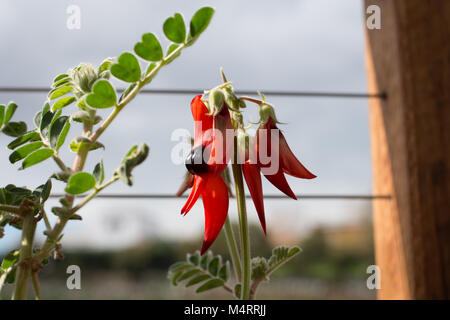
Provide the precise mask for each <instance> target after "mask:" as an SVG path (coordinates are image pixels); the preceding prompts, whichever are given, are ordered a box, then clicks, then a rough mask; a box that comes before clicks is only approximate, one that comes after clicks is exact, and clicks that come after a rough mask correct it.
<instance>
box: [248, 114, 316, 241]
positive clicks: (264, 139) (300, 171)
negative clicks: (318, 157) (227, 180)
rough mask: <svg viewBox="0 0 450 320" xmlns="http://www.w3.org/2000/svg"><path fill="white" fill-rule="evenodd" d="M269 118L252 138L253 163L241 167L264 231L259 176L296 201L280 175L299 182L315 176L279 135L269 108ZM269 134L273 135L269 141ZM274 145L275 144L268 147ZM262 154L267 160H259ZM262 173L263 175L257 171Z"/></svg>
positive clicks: (280, 133)
mask: <svg viewBox="0 0 450 320" xmlns="http://www.w3.org/2000/svg"><path fill="white" fill-rule="evenodd" d="M269 110H270V112H271V113H272V115H268V116H266V117H265V119H264V118H262V122H261V124H260V126H259V128H258V130H257V132H256V135H255V138H254V139H255V141H256V142H255V143H254V152H255V155H256V161H254V159H253V161H252V159H247V160H246V161H245V163H244V164H243V166H242V171H243V174H244V177H245V181H246V184H247V187H248V189H249V191H250V195H251V196H252V199H253V203H254V205H255V208H256V211H257V213H258V217H259V220H260V223H261V226H262V228H263V230H264V233H265V232H266V220H265V212H264V200H263V194H262V182H261V176H260V173H263V174H264V176H265V177H266V179H267V180H269V181H270V183H272V184H273V185H274V186H275V187H277V188H278V189H279V190H280V191H281V192H283V193H284V194H286V195H287V196H289V197H291V198H292V199H295V200H297V197H296V195H295V193H294V192H293V191H292V189H291V187H290V186H289V184H288V182H287V180H286V177H285V175H284V174H288V175H290V176H293V177H296V178H302V179H313V178H315V177H316V176H315V175H314V174H312V173H311V172H309V171H308V170H307V169H306V168H305V167H304V166H303V165H302V164H301V163H300V161H299V160H298V159H297V158H296V157H295V155H294V154H293V152H292V150H291V149H290V148H289V145H288V144H287V142H286V139H285V137H284V135H283V133H282V132H281V131H280V130H279V129H278V127H277V126H276V119H274V118H275V115H274V113H273V110H272V108H269ZM272 135H275V136H274V138H275V139H272ZM273 142H275V143H277V145H272V143H273ZM262 155H264V156H266V157H267V159H269V161H268V162H267V161H263V160H266V159H262V158H263V157H262ZM270 168H271V170H268V171H271V172H270V173H267V172H266V173H264V171H266V170H263V169H270ZM261 171H263V172H261Z"/></svg>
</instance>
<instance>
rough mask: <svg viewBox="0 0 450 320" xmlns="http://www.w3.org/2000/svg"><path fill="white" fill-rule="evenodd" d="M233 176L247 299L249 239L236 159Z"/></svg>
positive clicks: (243, 292) (244, 289)
mask: <svg viewBox="0 0 450 320" xmlns="http://www.w3.org/2000/svg"><path fill="white" fill-rule="evenodd" d="M234 148H235V156H236V155H237V152H236V151H237V150H236V149H237V142H236V141H235V144H234ZM232 168H233V177H234V184H235V187H236V200H237V206H238V213H239V227H240V236H241V254H242V282H241V285H242V289H241V300H248V299H249V297H250V277H251V274H250V273H251V272H250V271H251V270H250V269H251V261H250V239H249V234H248V221H247V207H246V204H245V194H244V184H243V179H242V168H241V165H240V164H238V163H237V161H233V164H232Z"/></svg>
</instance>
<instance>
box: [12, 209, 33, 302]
mask: <svg viewBox="0 0 450 320" xmlns="http://www.w3.org/2000/svg"><path fill="white" fill-rule="evenodd" d="M24 211H25V212H24V215H23V221H22V241H21V248H20V257H19V264H18V266H17V271H16V281H15V284H14V293H13V296H12V299H13V300H24V299H26V298H27V290H28V280H29V278H30V276H31V265H30V258H31V256H32V254H33V238H34V232H35V230H36V221H35V220H34V217H33V211H32V210H24Z"/></svg>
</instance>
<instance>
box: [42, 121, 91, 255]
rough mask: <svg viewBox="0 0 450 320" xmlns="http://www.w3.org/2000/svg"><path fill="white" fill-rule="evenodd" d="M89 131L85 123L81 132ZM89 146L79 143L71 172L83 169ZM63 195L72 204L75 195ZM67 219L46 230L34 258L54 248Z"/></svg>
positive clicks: (61, 218) (60, 220)
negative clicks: (45, 236)
mask: <svg viewBox="0 0 450 320" xmlns="http://www.w3.org/2000/svg"><path fill="white" fill-rule="evenodd" d="M91 131H92V124H89V123H85V124H84V128H83V133H84V134H87V133H88V132H91ZM89 148H90V145H88V144H82V145H81V147H80V149H79V150H78V153H77V156H76V157H75V160H74V162H73V165H72V172H73V173H76V172H80V171H82V170H83V167H84V164H85V162H86V158H87V155H88V153H89ZM65 197H66V199H67V201H68V203H69V205H70V206H72V205H73V201H74V199H75V196H74V195H71V194H66V196H65ZM67 221H69V217H60V218H59V219H58V220H57V221H56V223H55V225H54V226H53V229H51V231H49V232H47V239H46V240H45V242H44V245H43V246H42V248H41V250H40V251H39V252H38V253H37V254H36V255H35V257H36V259H38V261H39V262H40V261H42V260H43V259H45V258H47V257H48V256H49V255H50V252H51V251H52V250H53V249H54V247H55V245H56V243H57V242H58V239H59V238H60V235H61V233H62V231H63V230H64V227H65V226H66V224H67Z"/></svg>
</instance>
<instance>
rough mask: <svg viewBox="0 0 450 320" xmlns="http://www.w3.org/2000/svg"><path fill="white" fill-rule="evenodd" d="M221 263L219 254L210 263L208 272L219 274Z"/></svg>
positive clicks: (214, 274)
mask: <svg viewBox="0 0 450 320" xmlns="http://www.w3.org/2000/svg"><path fill="white" fill-rule="evenodd" d="M220 264H221V262H220V258H219V256H217V257H215V258H214V259H212V260H211V262H210V263H209V264H208V272H209V273H211V274H212V275H213V276H214V277H215V276H217V273H218V272H219V265H220Z"/></svg>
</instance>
